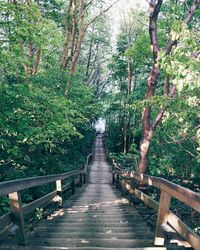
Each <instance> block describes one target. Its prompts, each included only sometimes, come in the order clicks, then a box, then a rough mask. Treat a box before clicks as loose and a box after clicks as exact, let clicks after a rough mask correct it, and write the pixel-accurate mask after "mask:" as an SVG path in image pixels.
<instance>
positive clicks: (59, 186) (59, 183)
mask: <svg viewBox="0 0 200 250" xmlns="http://www.w3.org/2000/svg"><path fill="white" fill-rule="evenodd" d="M56 191H57V196H58V198H59V201H58V202H59V204H60V205H61V204H62V202H63V194H62V181H61V180H57V181H56Z"/></svg>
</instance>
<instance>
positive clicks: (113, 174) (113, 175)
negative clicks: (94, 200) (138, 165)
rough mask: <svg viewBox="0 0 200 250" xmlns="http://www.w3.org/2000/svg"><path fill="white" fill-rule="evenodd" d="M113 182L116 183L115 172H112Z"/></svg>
mask: <svg viewBox="0 0 200 250" xmlns="http://www.w3.org/2000/svg"><path fill="white" fill-rule="evenodd" d="M112 184H113V185H115V172H113V173H112Z"/></svg>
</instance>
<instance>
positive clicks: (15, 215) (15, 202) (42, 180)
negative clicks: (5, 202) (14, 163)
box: [0, 154, 92, 245]
mask: <svg viewBox="0 0 200 250" xmlns="http://www.w3.org/2000/svg"><path fill="white" fill-rule="evenodd" d="M91 158H92V154H89V155H88V156H87V161H86V164H85V166H83V167H81V168H79V169H77V170H74V171H70V172H67V173H63V174H56V175H47V176H38V177H31V178H24V179H18V180H11V181H5V182H1V183H0V197H1V196H6V195H8V196H9V199H10V207H11V212H10V213H8V214H6V215H4V216H2V217H0V231H2V228H4V227H6V226H8V225H9V224H10V223H13V222H14V223H16V224H17V225H18V226H19V229H18V241H19V243H20V244H24V245H26V244H27V237H26V232H25V226H24V215H25V214H27V213H30V212H32V211H33V210H34V209H35V208H37V207H40V206H42V205H44V204H46V203H49V202H50V201H52V200H53V199H54V198H55V197H56V196H58V197H59V201H61V202H62V192H64V191H65V190H68V189H70V188H71V189H72V194H74V192H75V185H77V184H80V185H81V186H82V183H84V184H86V175H87V174H88V166H89V163H90V160H91ZM77 175H79V176H80V177H79V178H78V179H75V177H76V176H77ZM68 178H72V181H71V183H67V184H66V185H64V186H63V185H62V182H61V181H62V180H64V179H68ZM51 182H55V183H56V189H55V190H54V191H53V192H51V193H49V194H47V195H45V196H43V197H41V198H39V199H37V200H35V201H32V202H31V203H29V204H26V205H23V204H22V200H21V193H20V191H22V190H25V189H29V188H31V187H36V186H40V185H44V184H48V183H51Z"/></svg>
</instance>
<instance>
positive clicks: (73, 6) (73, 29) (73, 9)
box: [62, 0, 77, 70]
mask: <svg viewBox="0 0 200 250" xmlns="http://www.w3.org/2000/svg"><path fill="white" fill-rule="evenodd" d="M76 9H77V8H76V0H72V34H71V37H72V40H71V45H70V48H69V49H68V51H67V47H66V56H65V58H64V60H63V64H62V69H63V70H65V69H66V67H67V65H68V62H69V60H70V59H71V56H72V54H73V51H74V45H75V40H76ZM67 44H68V43H67Z"/></svg>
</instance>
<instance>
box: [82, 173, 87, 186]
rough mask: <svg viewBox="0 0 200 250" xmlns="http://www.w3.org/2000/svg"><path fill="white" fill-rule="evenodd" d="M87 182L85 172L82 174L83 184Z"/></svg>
mask: <svg viewBox="0 0 200 250" xmlns="http://www.w3.org/2000/svg"><path fill="white" fill-rule="evenodd" d="M86 182H87V177H86V173H84V174H83V184H84V185H85V184H86Z"/></svg>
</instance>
